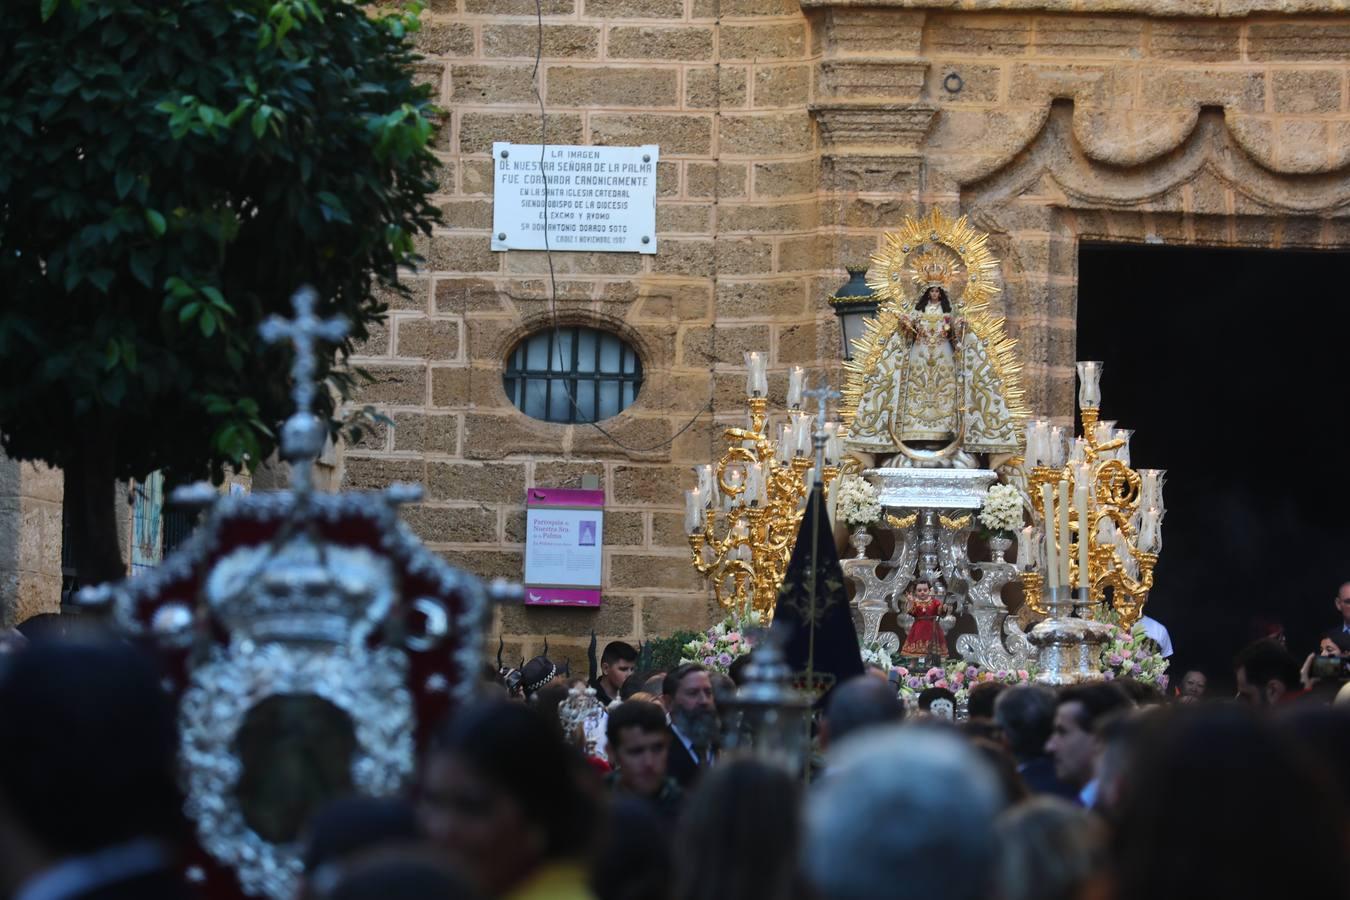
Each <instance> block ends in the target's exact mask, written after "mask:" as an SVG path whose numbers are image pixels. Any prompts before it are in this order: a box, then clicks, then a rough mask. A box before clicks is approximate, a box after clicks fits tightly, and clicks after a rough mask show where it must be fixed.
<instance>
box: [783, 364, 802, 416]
mask: <svg viewBox="0 0 1350 900" xmlns="http://www.w3.org/2000/svg"><path fill="white" fill-rule="evenodd" d="M805 385H806V369H804V368H803V367H801V366H793V367H792V368H791V369H788V389H787V405H788V409H799V408H800V407H801V405H802V389H803V388H804V387H805Z"/></svg>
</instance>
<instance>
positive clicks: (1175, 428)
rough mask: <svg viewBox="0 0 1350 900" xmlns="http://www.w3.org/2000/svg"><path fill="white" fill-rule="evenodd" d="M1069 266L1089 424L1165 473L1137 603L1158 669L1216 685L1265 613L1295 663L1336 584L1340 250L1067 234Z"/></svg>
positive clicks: (1330, 617)
mask: <svg viewBox="0 0 1350 900" xmlns="http://www.w3.org/2000/svg"><path fill="white" fill-rule="evenodd" d="M1078 276H1079V282H1078V309H1077V323H1078V325H1077V346H1078V353H1077V355H1078V358H1079V359H1100V360H1103V361H1104V362H1105V374H1104V377H1103V380H1102V385H1103V395H1104V397H1105V403H1104V406H1103V410H1102V417H1103V419H1107V418H1110V419H1116V420H1118V421H1119V427H1122V428H1133V429H1136V434H1135V437H1134V439H1133V442H1132V448H1131V449H1132V452H1131V456H1132V458H1133V461H1134V464H1135V465H1136V466H1143V467H1156V468H1163V469H1166V470H1167V473H1168V474H1167V486H1166V489H1165V492H1164V493H1165V498H1166V505H1167V515H1166V520H1165V522H1164V523H1163V539H1164V545H1163V553H1162V557H1161V560H1160V561H1159V564H1158V568H1157V570H1156V575H1157V585H1158V586H1157V587H1156V588H1155V589H1154V591H1153V592H1152V595H1151V598H1150V601H1149V604H1148V608H1147V610H1146V612H1147V613H1148V614H1150V615H1152V616H1153V617H1154V618H1156V619H1158V620H1160V621H1162V622H1163V623H1164V624H1165V625H1166V626H1167V627H1168V628H1169V629H1170V631H1171V635H1172V639H1173V643H1174V645H1175V647H1176V655H1175V656H1174V657H1173V658H1172V664H1173V667H1172V675H1173V677H1174V678H1179V677H1180V676H1181V673H1182V671H1183V670H1184V668H1185V667H1187V666H1191V665H1197V666H1200V667H1202V668H1203V669H1204V670H1205V671H1206V672H1207V674H1209V676H1210V678H1211V684H1214V682H1215V681H1218V682H1219V684H1224V683H1225V682H1228V681H1230V680H1231V676H1232V673H1231V667H1230V662H1231V659H1232V656H1233V654H1234V653H1236V652H1237V651H1238V650H1239V649H1241V648H1242V647H1243V646H1244V645H1245V644H1246V643H1247V642H1248V641H1249V640H1250V639H1251V636H1252V631H1253V629H1254V628H1256V627H1257V626H1258V624H1259V623H1260V622H1262V621H1263V620H1264V621H1266V622H1279V623H1281V624H1283V625H1284V627H1285V628H1286V630H1287V632H1288V640H1289V649H1290V650H1291V651H1292V652H1293V653H1294V654H1295V655H1296V656H1297V657H1298V658H1299V659H1300V660H1301V659H1302V658H1303V656H1305V655H1306V654H1307V653H1308V652H1310V651H1311V650H1312V649H1313V648H1314V646H1315V644H1316V638H1317V636H1318V633H1319V632H1320V631H1322V630H1324V629H1326V628H1328V627H1330V626H1331V625H1333V624H1335V623H1336V621H1337V618H1338V616H1337V613H1336V610H1335V609H1334V608H1333V606H1332V599H1333V598H1334V596H1335V594H1336V589H1337V587H1338V586H1339V585H1340V583H1341V582H1344V581H1347V580H1350V482H1347V478H1346V469H1345V466H1346V462H1347V459H1348V458H1350V421H1348V419H1350V405H1348V404H1347V394H1348V393H1350V341H1347V332H1346V330H1345V326H1346V324H1347V323H1350V311H1347V309H1346V294H1347V283H1350V254H1347V253H1333V252H1310V251H1261V250H1223V249H1209V248H1196V247H1159V246H1147V245H1125V244H1094V243H1082V244H1080V246H1079V254H1078ZM1211 692H1213V689H1211Z"/></svg>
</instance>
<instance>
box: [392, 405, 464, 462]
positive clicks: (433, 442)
mask: <svg viewBox="0 0 1350 900" xmlns="http://www.w3.org/2000/svg"><path fill="white" fill-rule="evenodd" d="M393 419H394V428H393V432H394V450H395V451H397V452H400V453H402V452H411V453H426V454H431V455H442V456H454V455H455V454H457V453H458V452H459V416H447V415H434V416H428V415H422V414H420V413H395V414H394V416H393Z"/></svg>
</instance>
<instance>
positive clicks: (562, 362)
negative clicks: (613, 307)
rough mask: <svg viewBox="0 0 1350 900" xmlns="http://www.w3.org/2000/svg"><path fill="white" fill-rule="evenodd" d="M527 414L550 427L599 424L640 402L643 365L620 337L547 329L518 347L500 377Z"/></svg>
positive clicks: (508, 393)
mask: <svg viewBox="0 0 1350 900" xmlns="http://www.w3.org/2000/svg"><path fill="white" fill-rule="evenodd" d="M502 383H503V385H504V386H505V388H506V396H508V397H510V398H511V402H512V403H514V404H515V405H516V408H517V409H519V410H520V411H521V412H523V413H525V415H527V416H530V417H532V418H535V419H543V420H544V421H546V422H563V423H569V424H570V423H574V422H598V421H601V420H603V419H608V418H612V417H613V416H617V415H618V414H619V413H620V412H622V411H623V410H625V409H627V408H628V407H629V406H631V405H632V404H633V401H634V400H636V399H637V395H638V391H639V389H640V388H641V387H642V360H640V359H638V355H637V353H636V352H635V351H634V350H633V348H632V347H630V346H629V345H628V344H627V343H625V342H624V341H623V340H622V339H620V338H619V337H618V336H616V335H613V334H608V333H606V332H603V331H597V330H596V329H594V328H580V327H578V328H557V329H554V328H549V329H547V330H544V331H541V332H539V333H537V334H532V335H530V336H529V337H527V338H526V339H525V340H523V341H521V342H520V343H519V344H517V345H516V348H515V349H514V350H512V351H511V355H510V356H509V357H508V358H507V364H506V374H505V375H504V376H503V378H502Z"/></svg>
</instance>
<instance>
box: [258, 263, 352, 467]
mask: <svg viewBox="0 0 1350 900" xmlns="http://www.w3.org/2000/svg"><path fill="white" fill-rule="evenodd" d="M317 300H318V296H317V295H316V294H315V293H314V289H313V288H311V287H309V286H305V287H302V288H300V290H298V291H296V292H295V294H294V296H292V297H291V305H292V306H293V307H294V308H295V318H293V319H284V318H282V317H281V316H270V317H269V318H268V319H267V320H266V321H265V322H263V323H262V326H261V327H260V328H259V329H258V331H259V333H260V334H261V336H262V339H263V340H264V341H266V342H267V343H269V344H279V343H281V342H282V341H287V340H289V341H290V342H291V344H292V345H293V346H294V347H295V361H294V362H292V363H291V382H292V383H291V399H293V400H294V401H295V412H294V413H292V414H291V417H290V418H289V419H287V420H286V424H285V426H284V427H283V428H282V431H281V452H282V455H283V456H284V457H285V458H286V459H287V460H289V461H290V462H291V486H292V488H293V489H294V490H296V491H297V492H302V493H303V492H307V491H308V490H309V488H310V483H311V478H310V476H311V474H312V466H313V463H314V460H315V459H317V458H318V456H319V453H320V452H322V450H323V442H324V438H325V436H326V435H325V432H326V429H325V428H324V427H323V423H322V422H320V421H319V419H318V416H316V415H315V414H314V395H315V392H316V391H317V390H318V385H317V384H316V383H315V373H316V371H317V369H318V362H317V355H316V353H315V344H316V343H318V342H319V341H323V342H324V343H327V344H336V343H338V342H340V341H341V340H342V339H343V338H344V337H346V336H347V322H346V320H345V319H320V318H319V317H318V316H316V315H315V314H314V306H315V303H316V301H317Z"/></svg>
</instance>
